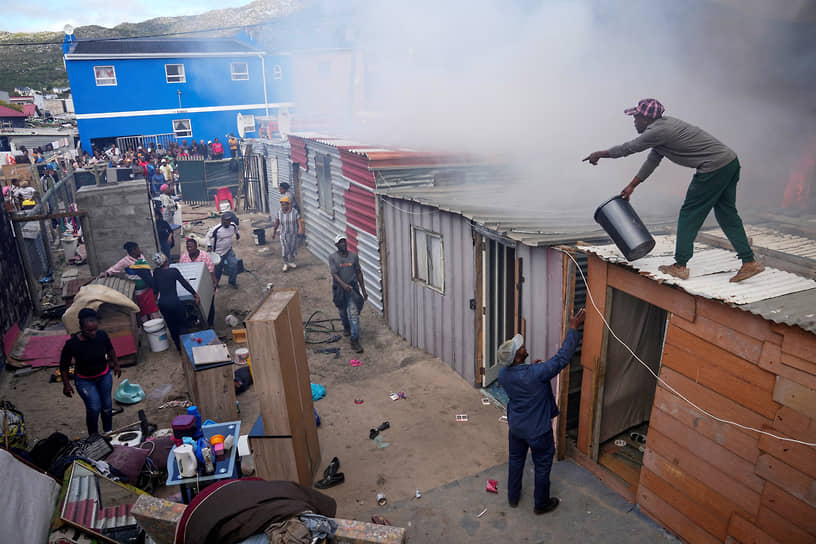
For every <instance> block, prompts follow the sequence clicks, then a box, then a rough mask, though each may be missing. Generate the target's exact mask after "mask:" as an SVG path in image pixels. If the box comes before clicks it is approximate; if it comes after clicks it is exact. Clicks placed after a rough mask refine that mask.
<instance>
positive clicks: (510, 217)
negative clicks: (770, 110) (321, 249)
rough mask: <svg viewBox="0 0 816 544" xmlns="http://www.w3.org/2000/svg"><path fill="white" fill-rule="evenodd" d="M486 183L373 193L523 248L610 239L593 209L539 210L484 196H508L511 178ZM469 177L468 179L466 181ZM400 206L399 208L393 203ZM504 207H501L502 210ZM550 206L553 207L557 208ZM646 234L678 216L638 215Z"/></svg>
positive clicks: (663, 227) (533, 205) (663, 228)
mask: <svg viewBox="0 0 816 544" xmlns="http://www.w3.org/2000/svg"><path fill="white" fill-rule="evenodd" d="M484 177H485V178H486V179H490V180H491V181H486V182H484V183H466V184H452V185H445V186H441V187H440V186H437V187H428V186H415V185H409V186H405V185H401V186H395V187H385V188H380V189H378V190H377V194H380V195H382V196H386V197H389V198H393V199H400V200H407V201H410V202H417V203H419V204H424V205H426V206H431V207H434V208H437V209H439V210H442V211H446V212H451V213H456V214H460V215H462V216H464V217H466V218H468V219H470V220H471V221H473V222H474V223H476V224H478V225H481V226H482V227H484V228H486V229H488V230H490V231H493V232H495V233H496V234H498V235H501V236H503V237H505V238H508V239H510V240H513V241H516V242H519V243H522V244H524V245H527V246H552V245H556V244H572V243H576V242H579V241H585V242H587V241H601V240H608V239H609V237H608V236H607V235H606V233H605V232H604V231H603V229H601V227H600V226H599V225H598V224H597V223H595V222H594V221H593V219H592V216H593V214H594V213H595V208H594V207H593V208H586V209H577V208H570V209H563V207H562V208H560V209H559V208H552V209H550V208H547V209H544V208H542V203H541V202H540V201H538V200H537V199H535V200H531V201H528V202H525V201H518V200H510V199H501V198H500V199H487V198H485V195H488V194H495V195H506V194H507V190H508V187H509V185H508V183H511V182H513V181H515V180H510V179H506V180H505V179H502V178H500V177H499V178H497V177H494V176H493V175H488V176H484ZM469 179H470V178H469ZM395 205H398V204H395ZM503 205H504V206H506V207H504V208H503V207H502V206H503ZM556 205H557V204H556V203H553V206H556ZM641 219H642V220H643V222H644V223H645V224H646V225H647V227H648V228H649V231H650V232H666V228H667V227H669V226H672V225H674V224H675V222H676V218H675V217H674V216H672V217H664V216H649V215H646V214H644V213H642V214H641Z"/></svg>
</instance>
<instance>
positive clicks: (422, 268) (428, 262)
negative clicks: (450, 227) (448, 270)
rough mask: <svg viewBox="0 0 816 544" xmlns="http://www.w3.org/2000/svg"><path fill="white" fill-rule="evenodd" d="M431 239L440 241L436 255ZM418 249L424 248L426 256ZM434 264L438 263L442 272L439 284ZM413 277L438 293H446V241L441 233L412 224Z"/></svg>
mask: <svg viewBox="0 0 816 544" xmlns="http://www.w3.org/2000/svg"><path fill="white" fill-rule="evenodd" d="M430 239H434V240H438V241H439V244H438V248H439V249H438V253H437V254H436V255H434V254H433V253H432V249H431V248H432V245H431V244H429V243H428V242H429V240H430ZM418 250H419V251H423V250H424V251H425V254H424V256H423V255H420V254H418V253H417V251H418ZM434 257H435V258H434ZM434 264H438V267H439V271H440V274H441V275H440V282H439V284H438V285H437V284H436V283H434V280H433V277H434V273H433V272H434V270H433V266H434ZM411 279H412V280H414V281H415V282H417V283H421V284H422V285H424V286H425V287H427V288H428V289H431V290H433V291H436V292H437V293H440V294H442V295H444V294H445V242H444V240H443V239H442V235H441V234H439V233H437V232H431V231H429V230H426V229H423V228H422V227H415V226H413V225H412V226H411Z"/></svg>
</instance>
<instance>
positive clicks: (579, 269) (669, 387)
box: [553, 247, 816, 447]
mask: <svg viewBox="0 0 816 544" xmlns="http://www.w3.org/2000/svg"><path fill="white" fill-rule="evenodd" d="M553 249H556V250H558V251H560V252H561V253H563V254H564V255H566V256H568V257H569V258H570V259H571V260H572V262H573V263H575V267H576V268H577V269H578V272H579V273H580V274H581V279H582V280H583V281H584V285H585V286H586V293H587V297H589V301H590V302H591V303H592V307H593V308H595V311H596V312H598V315H599V316H600V318H601V321H603V323H604V325H606V328H607V330H608V331H609V333H610V334H611V335H612V337H613V338H614V339H615V340H617V341H618V342H620V344H621V345H622V346H623V347H625V348H626V351H628V352H629V353H631V354H632V357H634V358H635V360H636V361H637V362H638V363H640V364H641V365H643V366H644V367H645V368H646V370H648V371H649V373H650V374H651V375H652V376H654V377H655V378H657V381H659V382H660V383H661V384H663V386H664V387H665V388H666V389H668V390H669V391H671V392H672V393H674V394H675V395H677V396H678V397H680V398H681V399H683V400H684V401H686V402H687V403H688V404H689V405H691V406H692V407H693V408H694V409H696V410H698V411H699V412H702V413H703V414H705V415H707V416H708V417H710V418H711V419H713V420H715V421H719V422H720V423H727V424H728V425H734V426H735V427H739V428H740V429H745V430H746V431H754V432H756V433H760V434H764V435H767V436H770V437H771V438H776V439H777V440H783V441H785V442H795V443H796V444H802V445H804V446H811V447H816V443H812V442H804V441H802V440H796V439H795V438H785V437H783V436H777V435H775V434H773V433H769V432H767V431H763V430H760V429H755V428H753V427H749V426H747V425H743V424H741V423H737V422H736V421H729V420H727V419H722V418H719V417H717V416H715V415H714V414H712V413H711V412H708V411H706V410H703V409H702V408H700V407H699V406H697V405H696V404H694V403H693V402H691V401H690V400H689V399H687V398H686V397H684V396H683V395H682V394H681V393H680V392H679V391H677V390H676V389H675V388H674V387H672V386H671V385H669V384H668V383H666V381H665V380H664V379H663V378H661V377H660V376H658V375H657V374H655V372H654V371H653V370H652V369H651V368H650V367H649V365H647V364H646V363H644V362H643V361H642V360H641V359H640V357H638V356H637V355H636V354H635V352H634V351H632V349H631V348H630V347H629V346H627V345H626V343H625V342H624V341H623V340H621V339H620V338H618V335H617V334H615V331H613V330H612V327H610V326H609V323H607V321H606V318H604V315H603V313H601V311H600V310H599V309H598V306H597V305H596V304H595V299H594V298H593V297H592V292H591V291H590V290H589V283H587V279H586V277H585V276H584V271H583V270H581V265H579V264H578V261H576V260H575V257H573V256H572V255H570V253H569V252H567V251H564V250H563V249H559V248H557V247H554V248H553Z"/></svg>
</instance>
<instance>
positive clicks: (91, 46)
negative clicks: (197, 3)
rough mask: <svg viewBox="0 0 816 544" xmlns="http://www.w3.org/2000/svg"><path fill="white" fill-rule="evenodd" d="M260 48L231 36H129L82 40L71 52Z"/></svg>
mask: <svg viewBox="0 0 816 544" xmlns="http://www.w3.org/2000/svg"><path fill="white" fill-rule="evenodd" d="M256 51H260V50H259V49H258V48H256V47H253V46H251V45H250V44H248V43H245V42H242V41H239V40H234V39H229V38H206V39H200V38H126V39H111V40H88V41H82V40H79V41H77V42H75V43H74V44H73V45H72V46H71V50H70V53H69V54H79V55H84V54H100V55H111V54H156V53H236V52H238V53H245V52H256Z"/></svg>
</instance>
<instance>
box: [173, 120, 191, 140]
mask: <svg viewBox="0 0 816 544" xmlns="http://www.w3.org/2000/svg"><path fill="white" fill-rule="evenodd" d="M179 122H186V123H187V127H188V128H187V129H186V130H179V129H178V128H177V127H176V123H179ZM172 127H173V135H174V136H175V137H176V138H192V137H193V124H192V123H191V122H190V120H189V119H173V121H172Z"/></svg>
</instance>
